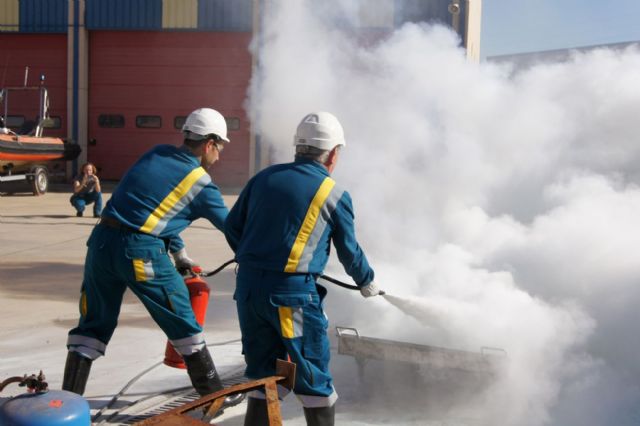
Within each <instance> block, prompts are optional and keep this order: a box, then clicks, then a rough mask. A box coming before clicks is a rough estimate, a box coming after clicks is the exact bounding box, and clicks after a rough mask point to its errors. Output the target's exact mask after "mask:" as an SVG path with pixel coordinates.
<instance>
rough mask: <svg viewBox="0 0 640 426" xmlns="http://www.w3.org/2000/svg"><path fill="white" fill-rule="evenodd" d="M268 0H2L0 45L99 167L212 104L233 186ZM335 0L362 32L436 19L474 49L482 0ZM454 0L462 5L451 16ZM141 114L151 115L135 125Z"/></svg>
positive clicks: (246, 150) (165, 137)
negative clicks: (226, 143) (225, 138)
mask: <svg viewBox="0 0 640 426" xmlns="http://www.w3.org/2000/svg"><path fill="white" fill-rule="evenodd" d="M269 1H270V0H0V43H1V44H0V45H2V46H6V45H8V44H10V45H11V49H9V50H7V49H4V50H0V60H2V61H5V62H7V63H8V65H7V66H5V67H4V70H3V75H4V76H5V77H6V79H7V80H6V82H8V81H9V80H8V79H13V81H14V82H18V83H19V80H20V76H21V75H22V74H23V70H24V67H25V66H26V65H30V64H37V66H35V68H34V65H30V66H31V68H30V72H31V75H37V74H39V73H41V72H45V74H47V86H49V87H50V92H51V102H52V108H51V114H52V115H53V114H54V113H58V112H59V113H60V114H61V115H62V116H63V118H62V123H63V124H62V126H61V128H60V129H57V131H58V132H65V131H66V132H67V133H66V135H64V134H63V135H61V136H66V137H67V138H68V139H71V140H73V141H74V142H75V143H78V144H79V145H80V147H81V148H82V149H83V153H82V155H81V157H80V159H79V160H78V161H79V162H80V161H85V160H87V159H88V160H89V161H92V162H95V163H96V164H97V165H98V167H101V168H102V171H101V172H102V175H103V176H105V177H106V178H108V179H119V178H120V177H121V176H122V174H123V173H124V171H125V170H126V169H127V168H128V167H129V166H130V165H131V164H132V163H133V161H135V159H136V158H138V157H139V155H140V154H141V153H142V152H144V151H145V150H147V149H148V148H149V147H151V146H153V145H155V144H157V143H176V144H177V143H179V142H180V141H179V137H180V133H179V129H178V128H177V127H176V125H175V120H176V117H183V116H185V115H187V114H188V113H189V112H190V111H191V110H193V109H195V108H197V107H201V106H211V107H214V108H217V109H219V110H220V111H221V112H222V113H223V115H225V117H226V118H227V119H228V120H229V123H230V127H232V130H230V136H231V138H232V141H233V142H232V144H231V145H230V147H229V148H228V149H226V150H225V152H224V154H223V161H221V162H220V164H219V165H217V166H216V167H215V172H214V175H215V176H214V177H215V179H216V181H217V182H219V183H221V184H224V185H231V186H240V185H243V184H244V183H245V182H246V179H247V178H248V177H249V175H250V174H251V173H252V172H253V171H254V170H255V169H256V167H257V164H258V163H259V162H260V157H261V155H260V154H259V153H258V152H257V150H256V148H255V142H254V140H255V138H254V135H252V134H251V133H250V126H249V123H248V120H247V117H246V115H245V112H244V109H243V102H244V100H245V97H246V92H247V88H248V85H249V82H250V79H251V72H252V69H253V67H255V66H256V59H255V58H251V56H250V54H249V51H248V46H249V43H250V41H251V38H252V36H253V33H254V32H259V31H260V28H259V27H258V25H259V22H260V15H259V14H260V13H261V11H263V10H264V8H265V7H269ZM318 1H320V0H318ZM344 1H351V2H352V3H353V5H356V6H357V7H358V10H359V16H358V19H357V22H353V23H349V24H348V25H353V26H355V27H356V28H357V29H359V30H360V31H361V33H362V36H363V39H364V40H368V39H371V40H376V39H377V38H378V37H379V36H380V35H381V34H385V33H386V32H388V31H390V30H392V29H393V28H395V27H398V26H400V25H402V24H403V23H405V22H409V21H411V22H425V21H426V22H438V23H441V24H443V25H449V26H452V27H454V28H457V31H458V33H459V34H460V37H461V40H462V43H463V44H465V45H467V46H468V50H467V52H468V56H469V57H470V58H472V59H475V58H476V57H479V37H480V35H479V32H480V27H479V22H480V5H481V0H344ZM452 3H457V4H459V5H460V6H461V13H460V15H459V16H457V18H456V19H454V16H452V14H451V11H450V10H449V7H450V5H451V4H452ZM35 35H37V37H36V38H33V37H34V36H35ZM11 37H13V38H11ZM52 44H53V45H55V47H51V46H52ZM65 45H66V49H65ZM1 64H2V63H0V66H1ZM36 68H38V69H36ZM65 81H66V85H65V83H64V82H65ZM64 89H66V93H65V90H64ZM65 112H66V116H67V119H65V118H64V115H65ZM105 116H106V117H107V121H106V122H105V120H104V117H105ZM108 116H122V118H123V124H122V126H119V127H110V124H109V120H108V119H109V117H108ZM145 116H146V117H147V118H144V117H145ZM101 117H102V118H103V120H102V121H100V120H101ZM140 117H143V119H145V120H149V119H150V120H152V121H153V120H155V121H154V123H155V124H154V126H157V125H158V122H160V123H161V124H160V126H159V127H149V126H146V127H144V126H143V127H140V126H139V124H140V123H138V125H137V124H136V120H140ZM158 117H159V121H158ZM105 124H107V125H106V126H105ZM111 124H113V123H111ZM178 127H179V126H178ZM47 132H48V134H53V133H52V131H47ZM254 162H255V163H256V164H254ZM77 166H78V164H77V163H74V164H73V166H72V169H73V171H74V172H75V170H76V169H77ZM67 174H68V175H70V174H69V172H68V173H67Z"/></svg>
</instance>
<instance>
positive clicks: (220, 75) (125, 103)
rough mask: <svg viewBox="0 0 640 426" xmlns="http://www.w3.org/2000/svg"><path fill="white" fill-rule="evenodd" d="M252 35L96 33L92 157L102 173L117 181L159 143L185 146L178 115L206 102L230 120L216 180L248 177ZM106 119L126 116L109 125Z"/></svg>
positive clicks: (91, 63) (91, 71)
mask: <svg viewBox="0 0 640 426" xmlns="http://www.w3.org/2000/svg"><path fill="white" fill-rule="evenodd" d="M250 40H251V35H250V34H248V33H240V32H227V33H222V32H157V31H136V32H127V31H116V32H112V31H93V32H92V33H91V41H90V48H89V51H90V57H89V81H90V86H89V93H90V96H89V141H90V143H89V146H88V158H89V160H90V161H92V162H94V163H95V164H96V166H97V167H99V168H101V169H102V170H101V174H102V176H104V177H105V178H107V179H118V178H119V177H121V176H122V174H123V173H124V172H125V171H126V169H128V168H129V167H130V166H131V165H132V164H133V162H134V161H135V160H136V159H137V158H139V157H140V155H141V154H142V153H144V152H145V151H147V150H148V149H149V148H151V147H152V146H154V145H157V144H159V143H168V144H174V145H178V144H181V143H182V139H181V133H180V127H181V122H180V120H181V119H184V117H186V116H187V115H188V114H189V113H190V112H191V111H193V110H194V109H196V108H199V107H205V106H207V107H213V108H215V109H217V110H218V111H220V112H221V113H222V114H223V115H224V116H225V117H226V118H227V119H228V121H229V124H230V126H229V127H230V130H229V138H230V139H231V141H232V143H231V144H230V145H229V146H228V147H227V148H226V149H225V150H224V152H223V154H222V158H223V161H221V162H220V163H219V164H217V165H216V166H215V167H214V168H213V169H212V174H213V175H214V178H215V181H216V182H218V183H219V184H223V185H231V186H236V185H242V184H243V183H244V182H246V180H247V179H248V177H249V172H248V171H249V164H248V162H249V148H250V144H249V123H248V119H247V117H246V114H245V112H244V109H243V106H242V104H243V102H244V99H245V94H246V91H247V86H248V84H249V79H250V77H251V56H250V54H249V50H248V45H249V42H250ZM221 58H224V60H221ZM115 116H118V117H115ZM109 117H111V118H109ZM141 117H142V118H141ZM145 117H146V118H145ZM108 119H109V120H111V119H117V120H121V119H123V120H124V122H123V123H121V122H118V123H115V126H116V127H112V126H113V124H111V123H109V122H105V120H108ZM137 120H138V121H139V120H147V121H149V120H151V121H152V123H142V122H137ZM176 121H177V123H176ZM141 125H142V126H143V127H141ZM144 126H150V127H144Z"/></svg>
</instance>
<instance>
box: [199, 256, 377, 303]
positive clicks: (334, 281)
mask: <svg viewBox="0 0 640 426" xmlns="http://www.w3.org/2000/svg"><path fill="white" fill-rule="evenodd" d="M232 263H236V260H235V259H231V260H227V261H226V262H224V263H223V264H222V265H220V266H218V267H217V268H216V269H214V270H213V271H211V272H206V273H203V274H202V276H203V277H211V276H213V275H215V274H217V273H218V272H220V271H222V270H223V269H224V268H226V267H227V266H229V265H231V264H232ZM319 278H322V279H323V280H325V281H329V282H330V283H332V284H335V285H337V286H340V287H342V288H346V289H348V290H358V291H359V290H360V287H358V286H357V285H353V284H347V283H345V282H343V281H340V280H337V279H335V278H332V277H330V276H328V275H324V274H323V275H320V276H319ZM379 294H380V296H384V295H385V292H384V291H380V293H379Z"/></svg>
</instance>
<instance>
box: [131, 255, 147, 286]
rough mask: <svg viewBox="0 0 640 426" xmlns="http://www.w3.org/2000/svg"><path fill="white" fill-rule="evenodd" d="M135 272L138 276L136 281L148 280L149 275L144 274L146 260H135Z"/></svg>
mask: <svg viewBox="0 0 640 426" xmlns="http://www.w3.org/2000/svg"><path fill="white" fill-rule="evenodd" d="M133 272H134V273H135V275H136V281H146V280H147V274H146V273H145V272H144V260H142V259H133Z"/></svg>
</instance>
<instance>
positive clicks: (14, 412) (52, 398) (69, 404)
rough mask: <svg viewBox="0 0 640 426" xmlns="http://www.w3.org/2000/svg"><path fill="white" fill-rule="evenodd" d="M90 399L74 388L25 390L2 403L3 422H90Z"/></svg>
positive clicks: (35, 425)
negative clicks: (74, 391) (39, 390)
mask: <svg viewBox="0 0 640 426" xmlns="http://www.w3.org/2000/svg"><path fill="white" fill-rule="evenodd" d="M90 424H91V413H90V411H89V403H88V402H87V400H86V399H84V398H83V397H81V396H80V395H77V394H75V393H72V392H67V391H62V390H50V391H46V392H35V393H25V394H22V395H18V396H16V397H13V398H11V399H9V400H8V401H6V402H5V403H4V404H2V405H0V426H63V425H64V426H88V425H90Z"/></svg>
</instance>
